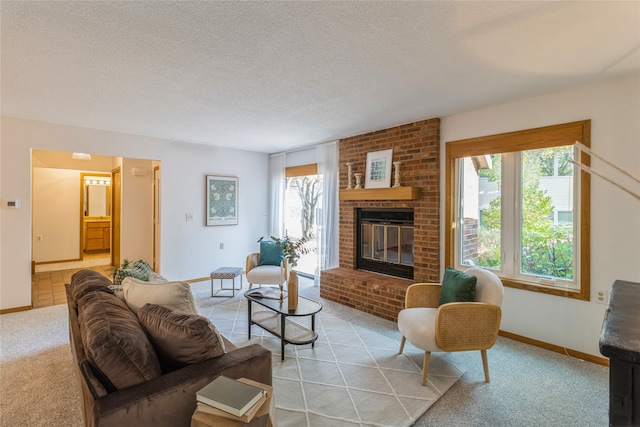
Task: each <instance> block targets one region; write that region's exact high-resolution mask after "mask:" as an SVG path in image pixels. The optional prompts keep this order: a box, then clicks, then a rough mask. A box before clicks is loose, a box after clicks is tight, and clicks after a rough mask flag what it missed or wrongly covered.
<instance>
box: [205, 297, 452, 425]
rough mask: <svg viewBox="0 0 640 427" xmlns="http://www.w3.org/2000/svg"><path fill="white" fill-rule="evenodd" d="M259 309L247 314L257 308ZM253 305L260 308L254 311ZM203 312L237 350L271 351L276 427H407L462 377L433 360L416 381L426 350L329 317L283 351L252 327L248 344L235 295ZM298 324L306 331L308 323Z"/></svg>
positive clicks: (243, 312)
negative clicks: (305, 340)
mask: <svg viewBox="0 0 640 427" xmlns="http://www.w3.org/2000/svg"><path fill="white" fill-rule="evenodd" d="M256 306H257V304H254V307H253V309H254V310H257V309H260V308H256ZM258 307H259V306H258ZM201 314H203V315H207V316H208V317H209V318H210V319H211V320H212V321H213V322H214V323H215V325H216V326H217V327H218V328H219V330H220V332H221V333H222V334H223V335H225V336H226V337H228V338H229V339H230V340H231V341H232V342H234V343H235V344H236V345H238V346H244V345H248V344H250V343H255V342H258V343H260V344H262V345H264V346H265V347H267V348H269V349H270V350H271V352H272V353H273V385H274V394H275V402H276V408H277V420H278V426H282V427H289V426H290V427H294V426H295V427H298V426H305V425H306V426H313V427H323V426H327V427H328V426H331V427H339V426H409V425H411V424H412V423H413V422H414V421H415V420H416V419H417V418H418V417H419V416H420V415H422V414H423V413H424V412H425V411H426V410H427V409H429V407H430V406H431V405H433V404H434V403H435V402H436V401H437V400H438V398H439V397H440V396H442V394H443V393H444V392H446V391H447V390H448V389H449V388H450V387H451V386H452V385H453V384H454V383H455V382H456V381H457V380H458V379H459V378H460V377H461V376H462V374H463V373H464V371H463V370H461V369H459V368H458V367H456V366H453V365H452V364H450V363H448V362H447V361H445V360H444V359H441V358H440V357H439V356H438V355H437V354H433V355H432V357H431V364H430V372H429V382H428V385H427V386H426V387H423V386H422V385H421V384H420V381H421V377H422V359H423V355H424V353H423V352H422V351H419V350H418V349H416V348H415V347H412V346H410V345H407V346H406V347H409V348H406V347H405V353H404V354H398V348H399V343H398V342H397V341H395V340H393V339H391V338H388V337H385V336H383V335H380V334H378V333H376V332H373V331H371V330H369V329H366V328H362V327H357V326H353V325H351V324H350V323H349V322H347V321H344V320H341V319H339V318H336V317H334V316H332V315H330V314H327V313H323V312H320V313H319V314H317V315H316V331H317V332H318V335H319V337H318V341H316V344H315V348H312V347H311V345H302V346H294V345H291V344H287V345H286V346H285V359H284V361H281V358H280V340H279V338H276V337H275V336H273V335H271V334H270V333H269V332H266V331H264V330H262V329H261V328H260V327H258V326H256V325H253V326H252V329H251V337H252V339H251V340H250V341H248V340H247V302H246V300H245V299H244V298H243V297H240V298H238V297H236V298H234V299H233V300H230V301H229V302H225V303H222V304H217V305H215V306H212V307H211V309H210V311H209V312H208V313H205V312H203V311H201ZM298 321H299V323H301V324H303V325H304V326H307V327H309V326H310V318H300V319H298Z"/></svg>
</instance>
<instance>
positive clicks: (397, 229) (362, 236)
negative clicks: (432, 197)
mask: <svg viewBox="0 0 640 427" xmlns="http://www.w3.org/2000/svg"><path fill="white" fill-rule="evenodd" d="M356 218H357V224H356V225H357V239H356V245H357V250H356V268H357V269H359V270H367V271H373V272H376V273H382V274H388V275H391V276H396V277H402V278H405V279H411V280H413V209H382V208H361V209H357V215H356Z"/></svg>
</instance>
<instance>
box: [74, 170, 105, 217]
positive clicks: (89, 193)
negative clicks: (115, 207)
mask: <svg viewBox="0 0 640 427" xmlns="http://www.w3.org/2000/svg"><path fill="white" fill-rule="evenodd" d="M81 179H82V199H83V202H82V212H83V213H84V216H85V217H109V216H111V175H110V174H88V173H83V174H81Z"/></svg>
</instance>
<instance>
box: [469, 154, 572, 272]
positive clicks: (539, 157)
mask: <svg viewBox="0 0 640 427" xmlns="http://www.w3.org/2000/svg"><path fill="white" fill-rule="evenodd" d="M562 149H564V151H565V152H564V153H563V152H562ZM566 150H567V149H566V148H565V147H562V148H561V149H544V150H530V151H523V152H522V156H521V159H522V171H523V173H522V200H521V203H522V218H521V219H520V220H521V226H522V227H521V232H522V239H521V270H522V272H523V273H525V274H534V275H538V276H550V277H556V278H563V279H567V280H572V279H573V250H574V247H573V225H571V224H567V225H564V224H557V225H556V224H554V222H553V220H551V219H550V218H553V212H554V209H555V207H554V205H553V202H552V199H551V197H550V196H549V195H548V194H547V192H546V191H544V190H541V189H540V181H539V177H541V176H549V175H547V174H548V173H549V172H551V175H554V173H553V161H554V157H555V158H557V159H558V160H560V161H559V162H558V175H572V174H573V168H572V166H571V164H570V163H569V162H568V161H567V160H568V159H570V158H571V157H570V154H571V153H568V154H567V153H566ZM558 154H559V155H558ZM492 164H493V167H492V169H491V170H488V171H484V172H482V175H484V176H485V177H487V178H488V180H489V181H490V182H496V183H497V184H498V186H500V179H499V178H500V155H495V156H493V159H492ZM564 164H566V165H569V166H568V168H570V169H571V170H570V171H569V170H568V169H567V167H566V166H564ZM549 167H551V170H550V169H549ZM500 208H501V197H500V196H498V197H497V198H495V199H493V200H492V201H491V202H490V203H489V207H488V208H487V209H485V210H483V212H482V221H481V223H480V225H479V227H480V230H479V233H478V264H479V265H482V266H485V267H488V268H500V244H499V242H500V238H501V237H500V229H501V220H500V216H501V213H500Z"/></svg>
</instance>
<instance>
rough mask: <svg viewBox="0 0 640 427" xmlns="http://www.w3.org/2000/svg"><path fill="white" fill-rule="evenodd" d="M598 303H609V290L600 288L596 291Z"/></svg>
mask: <svg viewBox="0 0 640 427" xmlns="http://www.w3.org/2000/svg"><path fill="white" fill-rule="evenodd" d="M596 303H598V304H608V303H609V291H607V290H604V289H600V290H598V291H596Z"/></svg>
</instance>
